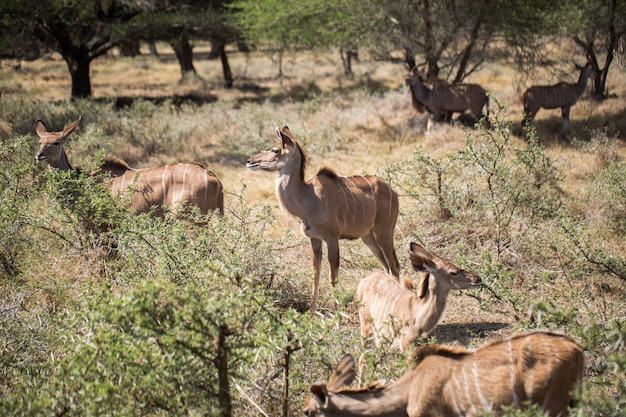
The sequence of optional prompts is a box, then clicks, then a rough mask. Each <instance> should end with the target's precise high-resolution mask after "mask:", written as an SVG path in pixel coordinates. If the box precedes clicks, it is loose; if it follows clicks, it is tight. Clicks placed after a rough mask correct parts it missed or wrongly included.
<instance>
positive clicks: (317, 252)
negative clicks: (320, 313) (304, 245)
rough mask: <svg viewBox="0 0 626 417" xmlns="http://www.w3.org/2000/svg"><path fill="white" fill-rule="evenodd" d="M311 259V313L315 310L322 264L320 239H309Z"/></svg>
mask: <svg viewBox="0 0 626 417" xmlns="http://www.w3.org/2000/svg"><path fill="white" fill-rule="evenodd" d="M311 260H312V261H313V285H312V288H311V314H315V312H316V311H317V300H318V298H319V289H320V285H319V284H320V267H321V265H322V241H321V240H319V239H311Z"/></svg>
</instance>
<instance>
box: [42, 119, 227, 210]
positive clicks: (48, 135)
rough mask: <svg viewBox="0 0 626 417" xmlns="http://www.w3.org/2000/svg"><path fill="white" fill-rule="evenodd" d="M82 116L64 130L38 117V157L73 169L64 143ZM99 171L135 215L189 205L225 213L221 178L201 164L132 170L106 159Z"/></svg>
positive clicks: (63, 168)
mask: <svg viewBox="0 0 626 417" xmlns="http://www.w3.org/2000/svg"><path fill="white" fill-rule="evenodd" d="M80 119H81V118H80V117H79V118H78V119H76V120H75V121H73V122H72V123H70V124H69V125H67V126H66V127H65V128H64V129H63V130H62V131H61V132H50V131H48V128H47V127H46V124H45V123H44V122H43V121H41V120H37V121H36V122H35V132H36V133H37V135H38V136H39V150H38V151H37V155H36V156H35V158H36V160H37V161H38V162H47V163H48V165H49V166H50V167H52V168H56V169H60V170H64V171H70V170H73V168H72V166H71V165H70V163H69V161H68V159H67V154H66V153H65V150H64V149H63V145H64V144H65V141H66V140H67V139H68V138H69V137H70V136H71V135H72V134H73V133H74V131H75V129H76V127H77V126H78V123H79V122H80ZM99 172H100V173H103V174H108V175H110V176H111V178H109V179H105V181H107V183H108V185H109V187H110V190H111V194H112V195H113V196H120V197H122V198H123V199H124V200H125V201H126V200H128V201H129V202H128V204H127V208H128V209H130V211H131V212H132V213H133V214H139V213H147V212H150V211H151V210H153V209H154V211H153V213H154V215H155V216H159V217H163V216H164V215H165V212H166V209H167V208H169V209H170V210H172V211H173V212H177V211H178V210H180V209H182V208H183V207H184V206H187V205H190V204H191V205H196V206H197V207H198V208H199V210H200V212H201V213H202V214H207V213H208V212H209V211H212V210H219V213H220V214H224V196H223V193H222V183H221V181H220V180H219V178H217V176H215V174H213V173H212V172H211V171H209V170H208V169H206V168H205V167H204V166H202V165H200V164H198V163H195V162H190V163H180V164H173V165H164V166H158V167H152V168H145V169H132V168H130V167H129V166H128V165H127V164H126V163H125V162H123V161H119V160H117V161H115V160H107V161H105V163H104V164H103V166H102V167H101V168H100V170H99ZM129 193H132V195H131V194H129Z"/></svg>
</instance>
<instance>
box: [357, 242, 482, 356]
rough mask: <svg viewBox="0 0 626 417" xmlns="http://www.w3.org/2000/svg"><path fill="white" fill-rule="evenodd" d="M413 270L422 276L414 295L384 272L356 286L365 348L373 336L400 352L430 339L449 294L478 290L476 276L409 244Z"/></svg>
mask: <svg viewBox="0 0 626 417" xmlns="http://www.w3.org/2000/svg"><path fill="white" fill-rule="evenodd" d="M409 257H410V259H411V264H412V265H413V269H415V270H416V271H418V272H422V273H423V274H422V276H421V277H420V281H419V284H418V287H417V292H416V291H415V290H414V289H413V288H412V287H411V288H409V287H408V286H407V285H406V284H405V283H402V282H399V281H398V280H397V279H395V278H394V277H392V276H390V275H389V274H385V273H383V272H373V273H372V274H370V275H368V276H367V277H365V278H364V279H362V280H361V281H360V282H359V285H358V287H357V290H356V293H357V301H358V303H359V317H360V320H361V338H362V340H363V342H364V344H365V341H366V340H367V338H368V337H369V336H370V335H371V334H372V333H373V335H374V337H375V341H376V343H378V342H379V339H380V337H381V336H383V337H385V338H387V339H389V340H391V341H392V346H393V347H394V348H398V349H400V350H401V351H403V350H405V349H407V348H408V347H409V345H410V343H412V342H413V341H414V340H416V339H417V338H418V337H420V336H422V335H426V336H429V335H430V334H431V333H432V331H433V330H434V328H435V326H436V325H437V323H438V322H439V319H441V316H442V315H443V312H444V310H445V307H446V298H447V297H448V293H449V292H450V290H455V289H456V290H462V289H466V288H472V287H477V286H480V284H481V281H480V277H479V276H478V275H475V274H473V273H472V272H469V271H466V270H464V269H462V268H459V267H457V266H456V265H454V264H453V263H452V262H450V261H448V260H445V259H441V258H438V257H437V256H435V255H433V254H432V253H430V252H429V251H427V250H426V249H424V248H423V247H421V246H420V245H418V244H417V243H411V250H410V251H409Z"/></svg>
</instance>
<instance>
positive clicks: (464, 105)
mask: <svg viewBox="0 0 626 417" xmlns="http://www.w3.org/2000/svg"><path fill="white" fill-rule="evenodd" d="M405 83H406V85H407V86H408V87H409V89H410V90H411V99H412V101H413V107H415V108H416V109H417V110H419V108H420V107H421V106H423V107H424V108H426V111H428V113H429V118H428V125H427V127H426V130H431V129H432V125H433V122H440V121H441V119H442V117H443V116H444V113H446V112H464V111H466V110H470V112H471V113H472V114H473V115H474V117H475V118H476V120H480V119H481V118H482V117H483V116H484V115H485V114H486V113H487V111H488V110H489V96H487V92H486V91H485V89H484V88H482V87H481V86H479V85H478V84H448V83H446V82H442V81H437V82H435V83H434V84H433V86H432V87H431V88H429V87H427V86H426V85H425V84H424V80H423V79H422V77H421V76H420V75H419V73H418V72H417V69H416V68H413V69H412V70H411V71H409V73H408V75H407V78H406V80H405ZM483 109H485V113H483Z"/></svg>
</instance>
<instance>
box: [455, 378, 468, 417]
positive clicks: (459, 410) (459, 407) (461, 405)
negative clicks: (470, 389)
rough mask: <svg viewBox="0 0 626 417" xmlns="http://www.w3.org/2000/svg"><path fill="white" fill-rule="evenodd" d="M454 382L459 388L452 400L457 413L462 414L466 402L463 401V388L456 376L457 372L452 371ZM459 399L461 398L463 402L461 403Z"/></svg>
mask: <svg viewBox="0 0 626 417" xmlns="http://www.w3.org/2000/svg"><path fill="white" fill-rule="evenodd" d="M452 383H453V384H454V386H455V387H456V390H457V392H456V395H453V396H452V402H453V403H454V409H455V411H456V413H457V414H459V415H461V413H462V412H463V409H464V404H465V403H464V402H462V398H461V396H462V395H461V394H462V393H463V388H462V387H461V383H460V382H459V380H458V378H457V377H456V372H453V373H452ZM459 400H461V403H459Z"/></svg>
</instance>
